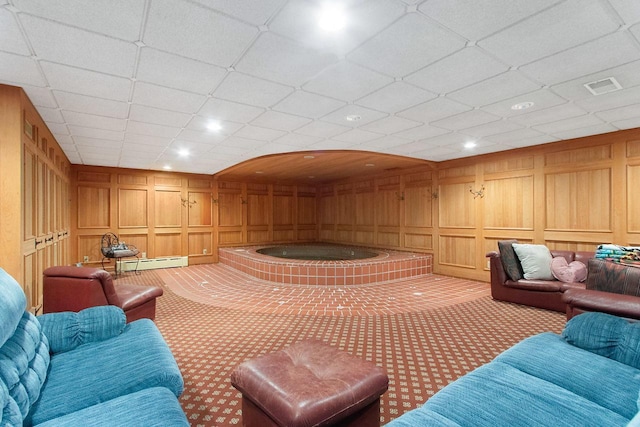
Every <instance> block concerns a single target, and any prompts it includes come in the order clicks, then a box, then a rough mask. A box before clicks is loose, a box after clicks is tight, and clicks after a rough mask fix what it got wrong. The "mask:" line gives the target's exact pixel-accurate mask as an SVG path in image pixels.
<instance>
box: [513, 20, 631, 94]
mask: <svg viewBox="0 0 640 427" xmlns="http://www.w3.org/2000/svg"><path fill="white" fill-rule="evenodd" d="M636 43H637V42H636ZM638 59H640V49H638V47H637V46H636V44H635V43H634V42H633V41H632V40H631V38H630V37H629V35H628V34H625V33H624V32H616V33H613V34H610V35H608V36H605V37H602V38H599V39H597V40H594V41H592V42H589V43H585V44H582V45H580V46H577V47H574V48H572V49H568V50H565V51H564V52H560V53H557V54H555V55H552V56H549V57H547V58H544V59H541V60H539V61H536V62H532V63H531V64H528V65H525V66H522V67H520V70H521V71H522V72H523V73H526V74H527V75H529V76H531V77H532V78H534V79H536V80H538V81H540V82H542V83H544V84H547V85H554V84H557V83H561V82H564V81H567V80H571V79H575V78H577V77H580V76H584V75H587V74H592V73H595V72H598V71H600V70H603V69H607V68H612V67H617V66H619V65H622V64H625V63H627V62H631V61H635V60H638Z"/></svg>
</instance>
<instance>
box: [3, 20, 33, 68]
mask: <svg viewBox="0 0 640 427" xmlns="http://www.w3.org/2000/svg"><path fill="white" fill-rule="evenodd" d="M0 28H2V31H0V50H2V51H5V52H11V53H16V54H18V55H24V56H29V55H31V51H30V50H29V46H28V45H27V43H26V42H25V40H24V37H23V36H22V32H21V31H20V28H19V27H18V22H17V21H16V18H15V16H14V15H13V13H11V12H10V11H9V10H7V9H2V8H0Z"/></svg>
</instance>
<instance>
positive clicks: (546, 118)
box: [512, 104, 587, 126]
mask: <svg viewBox="0 0 640 427" xmlns="http://www.w3.org/2000/svg"><path fill="white" fill-rule="evenodd" d="M585 114H587V112H586V111H585V110H584V109H582V108H580V107H578V106H576V105H574V104H562V105H558V106H555V107H551V108H545V109H543V110H538V111H533V112H531V113H525V114H520V115H518V116H515V117H513V118H512V120H513V121H514V122H516V123H520V124H521V125H524V126H535V125H540V124H543V123H549V122H553V121H556V120H562V119H567V118H571V117H577V116H582V115H585Z"/></svg>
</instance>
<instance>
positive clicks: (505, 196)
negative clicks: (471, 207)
mask: <svg viewBox="0 0 640 427" xmlns="http://www.w3.org/2000/svg"><path fill="white" fill-rule="evenodd" d="M484 185H485V200H484V206H485V211H484V226H485V228H501V229H525V230H533V217H534V209H533V202H534V201H533V176H531V175H529V176H517V177H513V178H504V179H487V180H486V181H485V183H484Z"/></svg>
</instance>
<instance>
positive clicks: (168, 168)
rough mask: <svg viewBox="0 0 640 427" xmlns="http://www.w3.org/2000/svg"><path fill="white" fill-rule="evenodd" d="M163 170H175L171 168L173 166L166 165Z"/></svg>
mask: <svg viewBox="0 0 640 427" xmlns="http://www.w3.org/2000/svg"><path fill="white" fill-rule="evenodd" d="M162 169H164V170H166V171H170V170H171V169H173V168H172V167H171V165H164V166H163V167H162Z"/></svg>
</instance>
